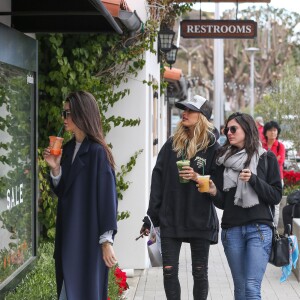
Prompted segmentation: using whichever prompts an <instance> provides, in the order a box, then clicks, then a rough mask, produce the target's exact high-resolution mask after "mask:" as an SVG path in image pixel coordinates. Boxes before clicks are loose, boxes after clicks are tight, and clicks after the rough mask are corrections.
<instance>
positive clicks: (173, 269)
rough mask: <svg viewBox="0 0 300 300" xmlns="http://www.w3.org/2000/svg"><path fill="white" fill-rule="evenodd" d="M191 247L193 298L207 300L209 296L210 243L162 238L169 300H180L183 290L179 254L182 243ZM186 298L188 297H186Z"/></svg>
mask: <svg viewBox="0 0 300 300" xmlns="http://www.w3.org/2000/svg"><path fill="white" fill-rule="evenodd" d="M183 241H184V242H188V243H190V246H191V256H192V274H193V278H194V287H193V296H194V299H195V300H206V299H207V295H208V274H207V273H208V252H209V247H210V241H208V240H203V239H197V238H189V239H180V238H167V237H162V238H161V250H162V258H163V274H164V288H165V293H166V296H167V299H168V300H180V299H181V298H180V297H181V296H180V294H181V289H180V283H179V278H178V264H179V253H180V248H181V245H182V243H183ZM185 296H186V295H185Z"/></svg>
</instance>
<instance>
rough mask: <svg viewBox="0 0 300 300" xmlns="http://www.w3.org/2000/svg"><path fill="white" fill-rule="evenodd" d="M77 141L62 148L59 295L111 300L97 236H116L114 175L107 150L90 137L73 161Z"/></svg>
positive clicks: (57, 239)
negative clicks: (110, 232)
mask: <svg viewBox="0 0 300 300" xmlns="http://www.w3.org/2000/svg"><path fill="white" fill-rule="evenodd" d="M74 149H75V140H74V139H72V140H71V141H70V142H68V143H67V144H66V145H65V146H64V148H63V157H62V160H61V167H62V177H61V180H60V182H59V184H58V185H57V186H56V187H55V188H53V189H54V192H55V193H56V195H57V196H58V207H57V219H56V237H55V251H54V258H55V267H56V281H57V292H58V295H59V294H60V291H61V288H62V282H63V281H64V282H65V287H66V293H67V297H68V300H83V299H89V300H107V284H108V268H107V267H106V266H105V263H104V261H103V259H102V250H101V246H100V244H99V237H100V235H102V234H103V233H104V232H106V231H109V230H113V231H114V234H115V233H116V231H117V192H116V180H115V174H114V171H113V169H112V168H111V166H110V165H109V162H108V160H107V155H106V152H105V150H104V148H103V147H102V146H101V145H99V144H97V143H95V142H93V141H91V140H89V139H88V138H86V139H85V140H84V141H83V143H82V145H81V146H80V148H79V151H78V153H77V155H76V157H75V159H74V161H73V164H72V157H73V153H74Z"/></svg>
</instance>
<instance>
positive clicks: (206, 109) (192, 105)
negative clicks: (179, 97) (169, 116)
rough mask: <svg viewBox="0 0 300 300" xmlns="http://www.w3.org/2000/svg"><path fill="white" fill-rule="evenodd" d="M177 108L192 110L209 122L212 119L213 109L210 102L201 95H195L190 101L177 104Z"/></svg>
mask: <svg viewBox="0 0 300 300" xmlns="http://www.w3.org/2000/svg"><path fill="white" fill-rule="evenodd" d="M175 106H176V107H177V108H179V109H186V108H189V109H190V110H193V111H197V112H200V113H202V114H203V115H204V116H205V117H206V118H207V119H208V120H209V119H210V117H211V113H212V107H211V105H210V103H209V101H208V100H207V99H205V98H204V97H201V96H199V95H195V96H193V97H192V98H191V99H189V100H185V101H179V102H176V103H175Z"/></svg>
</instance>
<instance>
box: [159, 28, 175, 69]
mask: <svg viewBox="0 0 300 300" xmlns="http://www.w3.org/2000/svg"><path fill="white" fill-rule="evenodd" d="M174 36H175V32H174V31H173V30H171V29H169V28H167V27H165V26H163V27H162V29H161V30H160V31H159V32H158V42H157V45H158V62H161V61H162V58H164V59H165V61H166V62H167V63H168V64H169V65H170V68H172V66H171V65H172V64H174V63H175V61H176V56H177V51H178V48H177V47H176V46H175V45H174V44H173V40H174Z"/></svg>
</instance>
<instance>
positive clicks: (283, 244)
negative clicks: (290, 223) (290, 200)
mask: <svg viewBox="0 0 300 300" xmlns="http://www.w3.org/2000/svg"><path fill="white" fill-rule="evenodd" d="M264 162H265V172H266V174H267V171H268V158H267V155H265V157H264ZM269 211H270V214H271V216H272V221H273V237H272V248H271V254H270V257H269V263H270V264H272V265H274V266H276V267H283V266H286V265H288V264H289V263H290V241H289V237H288V236H285V235H282V234H279V232H278V230H277V227H276V225H275V223H274V216H273V213H272V210H271V207H270V206H269Z"/></svg>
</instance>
